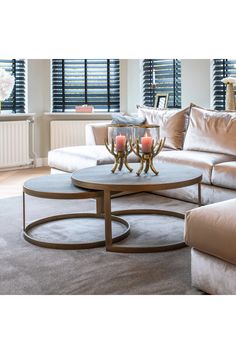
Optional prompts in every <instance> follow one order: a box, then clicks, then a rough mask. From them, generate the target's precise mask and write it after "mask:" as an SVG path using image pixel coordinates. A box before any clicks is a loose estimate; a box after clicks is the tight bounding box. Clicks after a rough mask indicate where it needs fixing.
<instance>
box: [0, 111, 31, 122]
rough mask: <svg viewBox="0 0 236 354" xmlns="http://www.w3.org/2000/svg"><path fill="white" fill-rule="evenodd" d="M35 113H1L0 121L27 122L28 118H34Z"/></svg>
mask: <svg viewBox="0 0 236 354" xmlns="http://www.w3.org/2000/svg"><path fill="white" fill-rule="evenodd" d="M34 115H35V113H4V111H1V112H0V120H25V119H28V118H31V119H32V118H33V117H34Z"/></svg>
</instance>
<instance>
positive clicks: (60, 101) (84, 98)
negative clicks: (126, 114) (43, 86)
mask: <svg viewBox="0 0 236 354" xmlns="http://www.w3.org/2000/svg"><path fill="white" fill-rule="evenodd" d="M73 61H74V62H75V65H76V61H77V62H79V61H80V62H81V67H80V64H79V63H78V64H77V65H78V68H79V69H81V72H83V70H84V73H82V74H81V76H80V75H78V77H77V79H78V80H79V78H82V79H84V84H83V85H81V86H78V88H76V87H75V88H74V96H75V95H76V96H77V97H78V103H76V102H73V104H70V101H69V100H68V97H69V93H68V92H65V90H68V88H69V81H68V84H67V87H65V85H66V84H65V75H66V73H65V71H66V68H65V66H66V65H67V63H69V62H73ZM105 61H106V64H105V66H106V68H105V70H106V76H107V84H106V85H105V86H104V83H103V85H102V84H101V83H102V79H100V80H98V85H97V86H98V87H99V84H100V85H101V89H103V90H107V92H106V94H104V93H103V94H101V93H100V96H102V97H103V99H104V97H105V96H106V100H105V101H103V102H102V101H100V100H99V97H100V96H99V93H98V91H99V88H98V87H97V88H96V89H95V88H94V86H95V87H96V81H95V82H94V83H93V84H91V83H89V79H90V81H92V80H91V78H92V77H93V76H92V69H90V73H89V65H91V66H93V64H92V63H93V62H94V66H96V62H98V69H99V65H101V66H104V63H105ZM82 62H83V63H82ZM56 65H58V67H57V68H56ZM70 65H71V67H72V66H73V64H68V68H70ZM101 70H102V69H101ZM105 70H103V71H101V76H103V81H104V75H105ZM94 71H95V72H96V69H95V70H94ZM120 72H121V70H120V60H119V59H51V112H52V113H66V114H67V113H72V112H75V106H80V105H92V106H93V107H94V113H110V112H111V113H115V112H119V111H120V100H121V95H120ZM94 75H95V74H94ZM95 77H96V75H95ZM60 81H61V82H60ZM76 90H80V91H81V90H82V91H84V92H83V93H81V97H79V94H78V93H77V94H75V93H76ZM93 90H94V91H93ZM96 90H97V91H96ZM89 91H90V92H89ZM93 92H94V93H93ZM94 96H95V98H94ZM92 99H94V100H95V99H97V101H96V102H93V101H92ZM96 103H98V104H96ZM101 104H103V106H104V107H103V108H99V106H101ZM70 106H71V107H70Z"/></svg>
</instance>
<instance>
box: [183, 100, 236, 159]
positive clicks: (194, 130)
mask: <svg viewBox="0 0 236 354" xmlns="http://www.w3.org/2000/svg"><path fill="white" fill-rule="evenodd" d="M184 150H198V151H206V152H214V153H220V154H228V155H236V112H227V111H213V110H206V109H204V108H200V107H197V106H192V107H191V111H190V120H189V127H188V130H187V133H186V138H185V142H184Z"/></svg>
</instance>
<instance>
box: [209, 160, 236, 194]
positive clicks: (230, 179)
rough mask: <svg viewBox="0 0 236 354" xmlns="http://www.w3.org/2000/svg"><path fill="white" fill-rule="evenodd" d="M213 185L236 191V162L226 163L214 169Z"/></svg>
mask: <svg viewBox="0 0 236 354" xmlns="http://www.w3.org/2000/svg"><path fill="white" fill-rule="evenodd" d="M212 184H214V185H215V186H219V187H224V188H231V189H236V161H230V162H224V163H220V164H217V165H215V166H214V167H213V171H212Z"/></svg>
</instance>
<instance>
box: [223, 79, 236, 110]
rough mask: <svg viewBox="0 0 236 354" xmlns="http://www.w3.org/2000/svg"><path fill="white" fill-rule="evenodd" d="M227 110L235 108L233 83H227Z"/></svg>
mask: <svg viewBox="0 0 236 354" xmlns="http://www.w3.org/2000/svg"><path fill="white" fill-rule="evenodd" d="M225 108H226V110H227V111H234V110H235V97H234V85H233V84H232V83H227V85H226V105H225Z"/></svg>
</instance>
